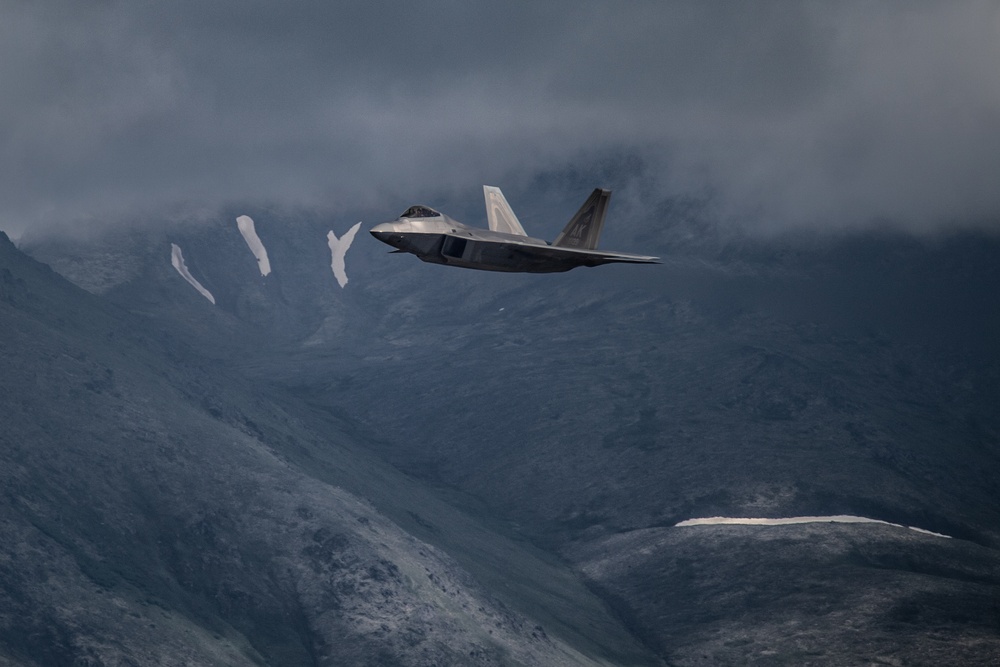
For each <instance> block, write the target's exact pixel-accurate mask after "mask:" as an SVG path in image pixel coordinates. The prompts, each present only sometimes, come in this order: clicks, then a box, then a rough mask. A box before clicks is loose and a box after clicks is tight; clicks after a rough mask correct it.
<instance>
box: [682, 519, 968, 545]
mask: <svg viewBox="0 0 1000 667" xmlns="http://www.w3.org/2000/svg"><path fill="white" fill-rule="evenodd" d="M794 523H880V524H882V525H885V526H895V527H897V528H909V529H910V530H915V531H917V532H918V533H924V534H925V535H933V536H935V537H945V538H948V539H951V536H950V535H942V534H941V533H934V532H931V531H929V530H924V529H923V528H915V527H913V526H903V525H901V524H898V523H890V522H888V521H882V520H880V519H868V518H865V517H863V516H851V515H849V514H836V515H833V516H793V517H788V518H784V519H740V518H733V517H725V516H712V517H706V518H704V519H688V520H686V521H681V522H680V523H678V524H677V525H676V526H677V527H684V526H716V525H720V524H739V525H744V526H785V525H788V524H794Z"/></svg>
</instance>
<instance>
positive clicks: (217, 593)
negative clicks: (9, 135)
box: [0, 237, 648, 665]
mask: <svg viewBox="0 0 1000 667" xmlns="http://www.w3.org/2000/svg"><path fill="white" fill-rule="evenodd" d="M0 321H2V324H3V326H2V327H0V350H2V354H0V364H2V371H0V377H2V378H3V382H2V384H0V413H2V415H3V429H2V431H0V458H2V465H0V475H2V478H3V479H2V486H0V488H2V489H3V496H2V500H0V522H2V524H3V535H4V540H3V543H2V545H0V610H2V611H0V658H2V659H4V660H7V661H10V662H11V663H12V664H25V665H60V664H67V665H68V664H95V665H99V664H143V665H146V664H165V665H170V664H177V665H180V664H190V663H198V664H218V665H236V664H268V665H309V664H315V665H324V664H331V665H332V664H358V665H397V664H399V665H409V664H411V665H426V664H455V665H458V664H462V665H464V664H525V665H529V664H598V663H599V662H601V660H602V658H603V657H604V656H608V657H610V658H611V659H612V660H613V661H614V662H633V661H639V662H647V660H648V658H646V657H645V656H644V654H643V653H642V651H641V649H639V648H637V646H636V644H634V642H633V641H632V640H631V639H630V638H629V637H628V636H627V635H626V634H625V633H624V632H622V631H621V630H620V629H619V628H618V627H617V626H616V625H615V621H614V620H613V619H611V618H609V617H608V616H607V613H606V612H605V610H604V608H603V607H602V606H601V605H600V603H598V602H597V601H596V599H595V598H593V596H591V595H590V594H589V593H588V592H587V591H586V590H585V589H584V588H583V587H582V586H580V584H579V583H578V582H577V580H576V579H575V577H574V576H573V575H572V574H570V573H569V572H568V571H566V570H565V568H564V567H563V566H561V565H560V564H558V563H557V562H555V561H554V560H553V559H551V558H550V559H548V560H547V561H546V560H542V559H540V558H539V556H535V555H532V553H531V552H530V550H528V549H525V548H523V547H521V546H518V545H516V544H514V543H511V542H510V541H508V540H504V539H501V538H498V537H496V536H495V535H493V534H492V533H490V532H489V531H487V530H484V529H483V528H482V527H481V526H478V525H476V524H475V523H474V522H472V521H470V520H468V519H467V518H465V517H464V516H462V515H460V514H458V513H457V512H455V511H453V510H451V509H450V508H448V507H447V506H445V505H444V504H442V503H440V502H439V501H437V500H436V499H435V498H434V497H433V496H432V495H431V494H429V493H426V492H424V491H422V490H421V489H420V488H419V487H418V486H417V485H415V484H413V483H411V482H409V481H408V480H407V479H406V478H404V477H402V476H401V475H399V474H398V473H395V472H394V471H392V469H391V468H388V467H387V466H385V465H382V464H379V463H378V462H377V461H375V460H374V459H372V458H371V457H366V456H365V455H364V454H363V453H359V452H355V451H353V449H352V447H353V445H352V444H351V443H350V442H349V439H348V438H347V437H346V436H345V435H343V433H341V432H338V431H336V428H335V426H334V425H332V424H331V423H329V421H328V420H327V421H324V422H320V421H313V422H310V421H309V419H310V418H309V416H308V415H307V414H306V413H305V411H299V412H298V413H296V412H295V410H294V408H292V407H288V409H286V407H287V406H286V407H282V406H281V405H280V404H279V402H276V401H274V400H272V399H271V398H270V397H269V396H268V395H267V393H266V392H263V391H257V390H254V389H253V388H252V387H250V386H249V385H248V383H247V382H245V381H242V380H240V379H239V378H238V377H236V376H233V375H231V374H230V373H229V372H228V371H227V370H225V369H224V368H222V367H220V366H219V365H218V364H217V363H215V362H211V361H206V360H205V359H204V358H202V357H200V356H199V355H198V354H196V353H195V352H193V351H192V350H191V349H190V348H188V347H187V346H186V345H185V344H180V343H177V342H174V341H172V340H171V339H169V338H166V337H164V336H163V335H161V334H159V333H157V332H156V331H155V329H153V328H150V325H149V323H148V321H146V320H144V319H142V318H138V317H136V316H132V315H129V314H127V313H125V312H124V311H121V310H120V309H119V308H117V307H115V306H112V305H110V304H108V303H105V302H104V301H102V300H101V299H100V298H97V297H95V296H93V295H91V294H88V293H86V292H84V291H83V290H81V289H79V288H77V287H75V286H73V285H71V284H69V283H68V282H66V281H65V280H63V279H62V278H60V277H59V276H58V275H56V274H55V273H53V272H52V271H51V270H49V269H48V268H47V267H45V266H44V265H41V264H38V263H37V262H35V261H34V260H31V259H29V258H27V257H26V256H24V255H22V254H21V253H20V252H18V251H17V250H16V249H15V248H14V247H13V246H12V245H11V244H10V242H9V241H8V240H7V238H6V237H0ZM288 403H289V404H292V403H294V402H293V401H291V400H289V401H288ZM337 482H344V486H351V487H352V490H353V491H355V492H362V491H363V490H364V489H365V488H368V490H369V491H370V492H371V494H370V495H371V496H372V497H373V498H374V501H375V503H376V504H373V503H372V502H370V501H368V500H366V499H364V498H362V497H360V496H359V495H357V494H356V493H352V491H351V490H347V489H345V488H344V486H340V485H338V483H337ZM376 505H380V506H381V508H382V509H383V510H384V512H383V511H380V510H379V508H378V507H376ZM392 514H395V515H398V516H400V517H403V518H402V519H401V520H408V521H410V522H411V523H414V524H416V523H419V524H420V525H421V526H423V528H422V529H421V530H423V531H424V533H431V532H435V533H437V534H436V535H435V536H434V537H435V539H436V540H437V541H438V542H439V543H442V544H447V543H449V542H456V541H457V540H456V538H455V533H456V532H457V531H463V532H464V533H467V535H468V537H469V543H468V544H466V545H465V547H464V548H465V549H466V550H467V551H468V550H471V549H472V548H473V547H475V548H476V549H479V550H481V551H482V552H483V553H484V557H483V558H481V559H480V561H481V562H480V564H479V570H480V575H481V577H482V578H485V579H486V580H487V584H488V585H489V586H500V585H501V584H500V582H502V581H503V580H504V577H505V576H508V577H509V576H512V572H511V569H512V568H514V569H515V570H516V569H517V568H520V570H522V571H523V572H515V574H516V575H517V581H516V583H514V584H513V586H514V587H517V586H519V585H520V584H521V583H523V581H524V580H525V579H524V578H523V574H524V572H530V573H531V574H530V576H531V577H539V578H540V579H542V580H543V582H544V583H540V584H539V586H538V587H537V590H530V591H523V592H520V593H512V594H510V595H507V596H506V599H507V600H512V601H513V602H512V603H506V602H504V601H502V599H501V598H502V596H499V597H498V596H496V595H493V594H491V593H490V591H489V590H488V589H487V588H486V587H485V586H484V585H483V584H482V583H480V582H478V581H477V580H476V579H474V578H473V577H472V576H471V575H470V574H468V573H467V571H466V570H465V569H463V568H462V567H461V566H460V565H459V564H458V563H457V562H456V560H455V559H454V558H452V557H451V556H449V555H448V554H447V553H446V552H445V551H444V550H442V549H440V548H438V547H437V546H434V545H433V544H431V543H430V542H428V541H422V540H420V539H417V538H415V537H413V536H412V535H411V534H409V533H407V532H404V531H403V530H402V529H400V528H399V526H398V525H397V524H396V523H394V522H393V521H392V520H390V518H389V516H388V515H392ZM406 517H409V518H408V519H407V518H406ZM505 568H506V569H505ZM505 573H506V574H505ZM560 604H563V605H570V606H572V607H573V608H579V609H582V610H583V611H584V614H583V616H582V617H578V618H575V619H572V622H573V623H575V624H577V625H576V626H575V627H571V626H570V624H568V623H565V622H562V624H561V625H560V621H559V620H558V619H556V618H555V617H556V616H559V615H560V612H562V615H564V616H565V610H559V609H558V605H560ZM525 608H531V609H533V610H534V611H536V612H538V613H537V615H535V616H534V617H532V616H529V615H526V614H525V613H524V612H523V611H522V610H523V609H525ZM550 620H551V621H553V622H552V623H549V622H548V621H550ZM561 632H565V633H567V634H570V635H572V637H573V644H570V643H567V642H566V641H564V640H562V639H561V638H560V637H559V634H560V633H561ZM581 649H582V651H583V652H581ZM588 653H589V655H587V654H588Z"/></svg>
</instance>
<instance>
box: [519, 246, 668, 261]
mask: <svg viewBox="0 0 1000 667" xmlns="http://www.w3.org/2000/svg"><path fill="white" fill-rule="evenodd" d="M512 247H513V248H514V249H515V252H517V253H520V254H524V255H526V256H531V257H545V258H549V259H554V260H559V261H567V262H577V263H579V264H581V265H583V266H597V265H599V264H612V263H626V264H660V263H661V262H660V258H659V257H650V256H648V255H632V254H629V253H625V252H606V251H603V250H582V249H578V248H560V247H557V246H551V245H544V246H542V245H534V244H527V243H524V244H518V245H515V246H512Z"/></svg>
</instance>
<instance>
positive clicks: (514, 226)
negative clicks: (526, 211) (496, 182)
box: [483, 185, 527, 236]
mask: <svg viewBox="0 0 1000 667" xmlns="http://www.w3.org/2000/svg"><path fill="white" fill-rule="evenodd" d="M483 195H484V196H485V197H486V217H487V219H488V220H489V223H490V230H491V231H494V232H503V233H505V234H517V235H518V236H527V234H525V233H524V228H523V227H521V223H520V222H518V220H517V216H516V215H514V211H512V210H511V209H510V204H508V203H507V199H506V198H505V197H504V196H503V193H502V192H500V188H497V187H494V186H492V185H484V186H483Z"/></svg>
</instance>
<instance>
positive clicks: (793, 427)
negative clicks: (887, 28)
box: [0, 202, 1000, 665]
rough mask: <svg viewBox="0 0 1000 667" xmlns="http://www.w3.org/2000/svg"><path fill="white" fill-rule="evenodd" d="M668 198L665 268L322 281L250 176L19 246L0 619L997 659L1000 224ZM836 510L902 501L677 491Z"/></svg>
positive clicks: (281, 655)
mask: <svg viewBox="0 0 1000 667" xmlns="http://www.w3.org/2000/svg"><path fill="white" fill-rule="evenodd" d="M660 210H663V211H666V212H667V215H666V219H665V220H662V221H652V220H650V221H644V222H642V224H638V223H637V224H636V225H635V226H636V228H639V229H644V230H646V231H645V232H643V233H642V234H640V235H638V236H636V237H634V242H641V243H643V244H646V246H647V247H646V248H645V250H647V251H649V252H651V253H653V254H656V253H659V254H661V255H663V256H664V260H665V263H664V265H663V266H659V267H615V266H611V267H602V268H601V269H595V270H579V271H574V272H571V273H569V274H565V275H556V276H541V277H540V276H508V275H496V274H484V273H477V272H471V271H460V270H454V269H448V268H445V267H433V266H428V265H424V264H421V263H419V262H417V261H416V260H415V259H414V258H412V257H401V256H386V255H385V254H384V251H383V249H382V248H380V247H377V245H376V244H375V243H374V242H372V241H371V240H370V239H368V238H367V237H365V238H362V236H363V235H362V234H359V237H358V238H357V240H356V241H355V244H354V246H353V247H352V249H351V250H350V252H349V253H348V255H347V273H348V275H349V276H350V282H349V284H348V285H347V287H346V288H344V289H341V288H340V286H339V285H338V284H337V283H336V282H335V281H334V278H333V276H332V275H331V273H330V268H329V254H328V253H329V250H328V248H327V246H326V241H325V238H326V236H325V235H326V232H327V230H329V229H330V228H331V223H330V220H328V219H325V218H323V217H322V216H318V215H315V214H310V213H302V212H299V213H288V212H279V211H269V210H253V211H246V213H248V214H250V215H252V217H253V219H254V220H255V222H256V229H257V232H258V233H259V235H260V238H261V240H262V242H263V243H264V244H265V245H266V246H267V251H268V256H269V258H270V262H271V267H272V270H273V273H272V274H271V275H269V276H267V277H266V278H262V277H261V276H260V272H259V270H258V268H257V264H256V261H255V260H254V258H253V256H252V255H251V254H250V252H249V251H248V249H247V247H246V244H245V243H244V241H243V239H242V238H240V236H239V234H238V232H237V231H236V226H235V223H234V220H235V217H236V215H237V214H240V213H243V212H244V211H232V212H225V213H222V214H220V215H219V216H218V218H217V219H211V220H207V221H202V222H200V223H193V222H192V223H186V224H181V223H176V224H170V225H158V226H147V227H140V228H133V229H132V231H131V232H130V233H129V234H128V235H125V234H119V233H117V232H115V231H114V230H112V231H111V232H109V233H108V234H106V235H104V236H100V237H96V238H88V239H76V240H67V239H63V240H61V241H58V242H56V241H52V240H44V239H39V240H35V241H30V240H29V241H27V242H25V243H24V244H23V249H24V250H26V251H27V252H29V253H30V254H31V255H32V256H34V257H35V258H37V259H38V260H40V261H42V262H46V263H48V264H50V265H51V266H52V267H53V269H54V270H55V272H52V271H49V270H48V269H46V268H45V267H44V266H42V265H40V264H38V263H35V262H34V261H32V260H29V259H28V258H27V257H25V256H24V255H22V254H20V253H19V252H18V251H16V250H15V249H14V248H13V247H12V246H11V245H10V244H9V243H6V244H4V246H3V254H2V259H3V262H4V264H3V267H5V268H4V270H5V271H6V273H4V274H3V275H4V276H5V277H4V279H3V280H4V282H3V283H2V284H3V290H4V291H3V292H2V299H0V302H2V303H0V307H2V308H3V318H4V320H3V322H4V328H3V333H2V336H3V338H2V340H3V345H4V354H3V363H4V364H5V367H4V377H5V381H4V383H3V387H2V391H3V395H2V397H3V412H4V414H5V415H7V416H6V417H5V433H4V436H3V438H4V439H3V450H2V451H3V455H4V457H5V461H6V462H9V465H8V464H6V463H5V466H4V470H5V472H4V473H3V474H4V475H5V476H6V478H7V481H5V484H4V488H5V490H7V493H6V496H5V500H4V505H3V512H4V516H5V517H6V518H5V525H9V529H5V534H10V535H16V536H17V537H16V539H11V540H9V541H8V542H7V545H6V546H5V548H6V549H7V552H6V555H5V556H4V560H3V562H2V563H0V566H2V567H3V568H4V569H3V571H2V576H0V585H2V586H3V588H2V589H0V591H2V594H3V595H4V596H5V598H6V600H9V601H10V603H9V604H5V605H4V608H5V609H16V610H17V611H16V612H14V613H11V614H8V615H7V616H6V617H0V619H2V620H0V622H2V627H3V630H2V632H3V634H2V635H0V637H2V641H3V644H2V646H0V655H2V654H3V652H6V655H7V659H8V660H9V661H11V662H12V663H13V664H56V662H57V661H63V662H66V663H67V664H71V663H72V661H73V660H78V661H80V660H91V661H92V664H123V663H124V661H127V660H131V661H132V662H133V663H136V664H161V663H162V664H173V663H172V662H171V661H174V662H177V664H180V663H181V662H182V661H183V660H185V659H186V660H188V661H189V662H195V663H199V664H238V663H240V662H248V663H255V664H601V663H607V664H671V665H702V664H704V665H708V664H747V663H755V664H769V665H770V664H787V665H800V664H815V665H841V664H895V665H939V664H995V662H996V660H997V659H998V657H1000V602H998V600H1000V551H998V549H1000V505H998V504H997V502H996V499H997V498H998V497H1000V477H998V472H1000V413H998V411H997V410H996V406H997V405H998V404H1000V401H998V399H1000V347H998V345H997V342H996V341H997V340H1000V326H998V325H1000V296H998V295H1000V291H998V290H997V289H996V287H997V284H998V276H997V268H996V267H997V266H998V263H997V260H998V259H1000V244H998V243H997V241H996V239H994V238H991V237H986V236H976V235H967V236H955V237H948V238H940V239H913V238H910V237H903V236H896V235H892V234H880V235H871V234H870V235H867V236H863V237H862V236H853V237H852V236H845V237H843V238H839V239H826V240H816V239H791V240H789V239H777V240H775V239H769V240H759V239H758V240H753V239H746V238H740V237H733V236H725V235H723V234H717V233H715V232H713V231H712V230H711V229H709V228H706V227H705V225H706V223H705V221H704V219H703V217H702V216H701V214H700V213H699V209H698V207H697V206H696V205H693V204H691V203H687V204H685V203H684V202H670V203H669V205H667V204H665V205H664V206H663V207H661V209H660ZM372 215H374V216H376V217H373V218H371V219H372V221H373V222H374V221H376V219H377V216H378V215H379V214H378V213H375V214H372ZM458 217H459V218H460V219H465V218H463V217H462V215H460V214H459V215H458ZM466 217H467V218H468V219H470V220H472V219H474V217H469V216H466ZM354 222H355V219H353V218H352V219H350V223H346V222H345V223H344V224H340V223H338V224H340V226H339V227H338V228H336V232H337V233H338V234H340V233H342V232H343V231H344V230H345V229H346V228H347V227H348V226H349V225H350V224H353V223H354ZM526 224H527V223H526ZM610 224H611V223H609V225H610ZM651 230H652V231H651ZM609 233H612V234H613V233H614V232H612V231H611V228H610V227H609ZM170 243H177V244H178V245H179V246H181V247H183V249H184V256H185V258H186V259H187V262H188V265H189V267H190V268H191V271H192V273H193V274H195V275H196V277H197V278H198V280H199V281H200V282H202V283H203V284H204V285H205V287H206V288H207V289H209V290H210V291H211V292H212V293H213V294H214V295H215V297H216V300H217V304H216V305H214V306H213V305H212V304H210V303H209V302H208V301H207V300H205V299H204V298H202V297H201V296H200V295H199V294H198V293H197V292H195V291H194V289H192V287H191V286H190V285H188V284H187V283H186V282H185V281H184V280H183V279H182V278H181V277H180V276H179V275H177V273H176V272H175V271H174V270H173V268H172V267H171V266H170V264H169V252H170V250H169V249H170ZM608 243H609V247H611V246H612V245H613V246H615V247H619V246H621V247H622V248H623V249H629V247H628V244H623V243H621V242H620V239H619V241H618V242H617V243H615V239H614V238H612V240H611V241H608ZM56 272H58V274H62V275H64V276H66V277H67V278H68V279H70V280H71V281H73V282H74V283H76V284H77V285H78V286H80V287H82V288H86V290H88V291H84V290H83V289H80V288H78V287H75V286H73V285H71V284H70V283H68V282H65V281H63V280H62V278H60V277H59V275H57V273H56ZM842 514H844V515H855V516H862V517H868V518H871V519H875V520H879V521H883V522H889V523H892V524H899V526H890V525H885V524H832V523H812V524H802V525H789V526H768V527H761V526H741V525H735V526H734V525H726V526H690V527H677V526H676V524H677V523H678V522H681V521H683V520H686V519H691V518H696V517H712V516H728V517H795V516H803V515H809V516H829V515H842ZM905 526H913V527H915V528H919V529H922V530H923V531H931V532H933V533H938V534H940V535H932V534H929V533H927V532H917V531H912V530H907V529H906V528H905ZM8 530H9V532H8ZM941 535H944V536H947V537H942V536H941ZM48 582H51V583H48ZM153 626H155V627H153ZM178 646H182V647H183V650H182V651H181V650H179V649H177V648H176V647H178ZM45 651H51V653H45ZM184 651H188V652H189V653H184ZM178 656H180V657H178ZM183 656H190V657H189V658H184V657H183ZM116 661H118V662H117V663H116ZM366 661H367V662H366Z"/></svg>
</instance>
